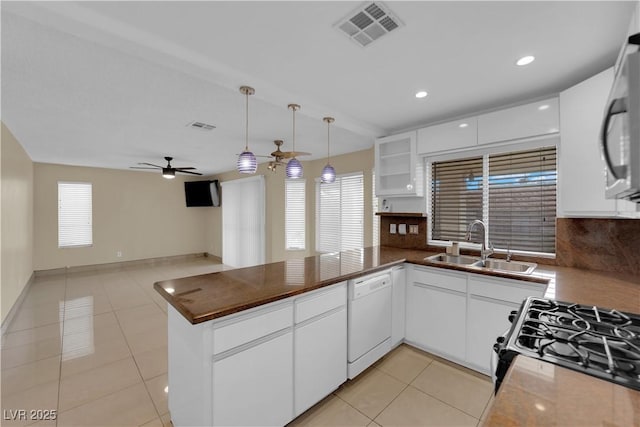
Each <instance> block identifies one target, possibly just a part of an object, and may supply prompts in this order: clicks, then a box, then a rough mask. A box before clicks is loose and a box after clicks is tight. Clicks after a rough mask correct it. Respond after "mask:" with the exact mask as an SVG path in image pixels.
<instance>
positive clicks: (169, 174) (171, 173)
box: [162, 168, 176, 179]
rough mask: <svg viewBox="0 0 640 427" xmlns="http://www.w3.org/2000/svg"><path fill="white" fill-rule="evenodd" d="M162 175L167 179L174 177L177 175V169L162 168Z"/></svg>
mask: <svg viewBox="0 0 640 427" xmlns="http://www.w3.org/2000/svg"><path fill="white" fill-rule="evenodd" d="M162 177H163V178H166V179H173V178H175V177H176V171H175V170H173V169H169V168H162Z"/></svg>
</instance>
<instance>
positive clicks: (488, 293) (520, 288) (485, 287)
mask: <svg viewBox="0 0 640 427" xmlns="http://www.w3.org/2000/svg"><path fill="white" fill-rule="evenodd" d="M545 288H546V286H545V285H542V284H537V283H530V282H521V281H515V280H508V279H499V278H496V279H484V278H478V277H473V276H470V277H469V293H470V294H471V295H478V296H482V297H487V298H491V299H495V300H500V301H509V302H512V303H516V304H520V303H521V302H522V300H523V299H525V298H527V297H531V296H537V297H541V296H543V295H544V291H545Z"/></svg>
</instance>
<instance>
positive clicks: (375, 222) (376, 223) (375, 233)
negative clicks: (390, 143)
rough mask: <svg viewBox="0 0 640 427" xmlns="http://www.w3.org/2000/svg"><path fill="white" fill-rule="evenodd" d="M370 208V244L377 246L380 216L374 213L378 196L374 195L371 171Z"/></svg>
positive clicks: (373, 178)
mask: <svg viewBox="0 0 640 427" xmlns="http://www.w3.org/2000/svg"><path fill="white" fill-rule="evenodd" d="M371 208H372V212H373V221H372V224H373V230H372V231H373V234H372V236H373V237H372V239H371V244H372V245H373V246H378V245H379V244H380V217H379V216H378V215H376V213H377V212H378V197H376V173H375V171H372V172H371Z"/></svg>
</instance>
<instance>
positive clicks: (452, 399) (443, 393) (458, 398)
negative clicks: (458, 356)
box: [412, 361, 493, 418]
mask: <svg viewBox="0 0 640 427" xmlns="http://www.w3.org/2000/svg"><path fill="white" fill-rule="evenodd" d="M412 385H413V386H414V387H416V388H417V389H419V390H422V391H423V392H425V393H427V394H429V395H431V396H433V397H435V398H436V399H439V400H441V401H443V402H445V403H447V404H449V405H451V406H453V407H455V408H458V409H460V410H461V411H464V412H466V413H467V414H469V415H471V416H473V417H475V418H480V416H481V415H482V411H483V410H484V408H485V406H486V405H487V402H488V401H489V398H491V394H492V390H493V386H492V384H491V381H490V380H489V379H488V378H487V379H486V380H485V379H481V378H479V377H478V376H476V375H472V374H470V373H467V372H464V371H463V370H462V369H456V368H454V367H452V366H449V365H446V364H444V363H441V362H438V361H434V362H433V363H431V364H430V365H429V366H428V367H427V368H426V369H425V370H424V371H422V373H421V374H420V375H418V377H417V378H416V379H415V380H414V381H413V382H412Z"/></svg>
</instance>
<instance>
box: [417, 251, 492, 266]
mask: <svg viewBox="0 0 640 427" xmlns="http://www.w3.org/2000/svg"><path fill="white" fill-rule="evenodd" d="M479 259H480V258H477V257H473V256H466V255H450V254H445V253H442V254H438V255H432V256H429V257H426V258H425V260H426V261H432V262H442V263H446V264H457V265H471V264H473V263H474V262H476V261H478V260H479Z"/></svg>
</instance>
